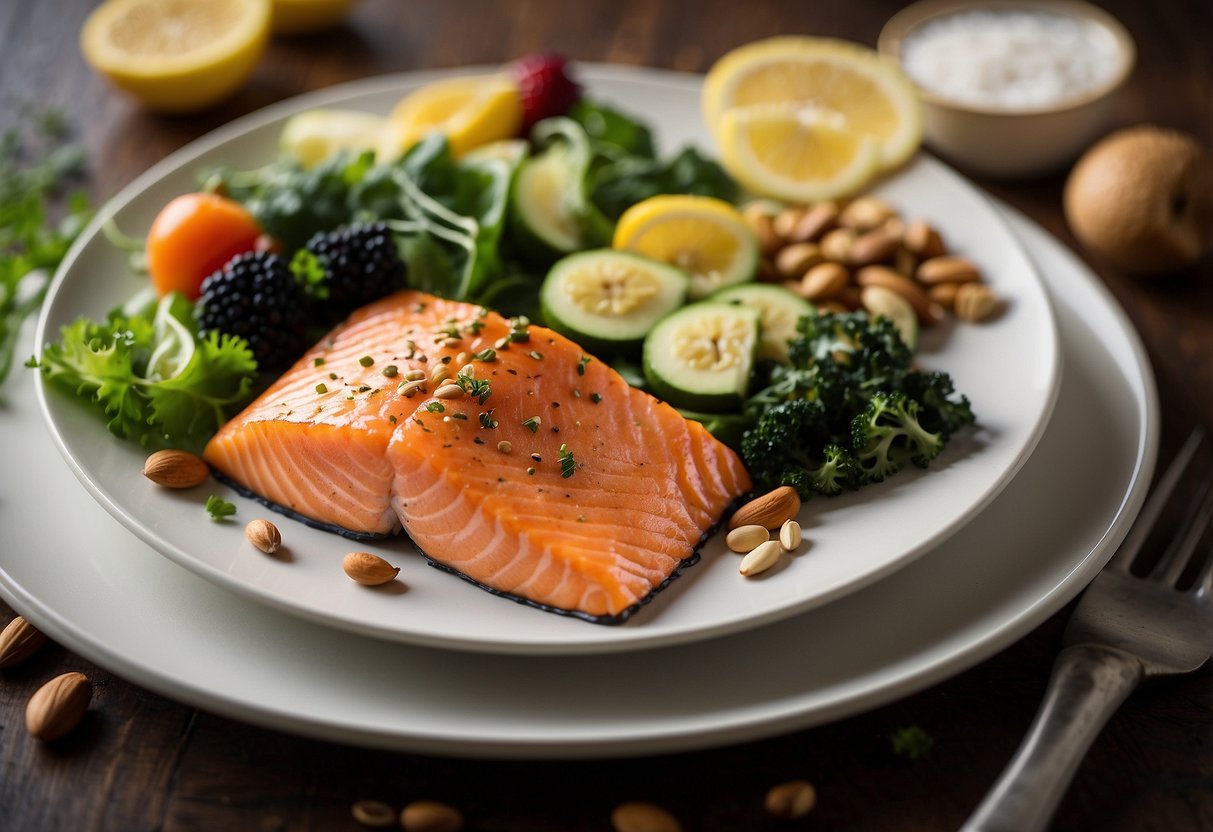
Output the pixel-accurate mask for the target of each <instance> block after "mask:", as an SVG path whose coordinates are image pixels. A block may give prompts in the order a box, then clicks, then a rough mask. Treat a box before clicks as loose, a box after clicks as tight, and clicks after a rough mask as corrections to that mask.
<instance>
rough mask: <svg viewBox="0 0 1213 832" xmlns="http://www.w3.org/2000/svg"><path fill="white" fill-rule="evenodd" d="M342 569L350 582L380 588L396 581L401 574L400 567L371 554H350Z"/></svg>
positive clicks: (343, 562) (342, 563)
mask: <svg viewBox="0 0 1213 832" xmlns="http://www.w3.org/2000/svg"><path fill="white" fill-rule="evenodd" d="M341 568H342V569H344V570H345V574H346V575H348V576H349V577H350V580H352V581H356V582H357V583H360V584H362V585H363V586H380V585H381V584H386V583H388V582H390V581H394V580H395V579H396V576H397V575H399V574H400V567H399V566H392V565H391V564H390V563H388V562H387V561H386V560H384V559H383V558H381V557H379V556H378V555H372V554H371V553H370V552H350V553H349V554H348V555H346V556H345V558H344V559H343V560H342V561H341Z"/></svg>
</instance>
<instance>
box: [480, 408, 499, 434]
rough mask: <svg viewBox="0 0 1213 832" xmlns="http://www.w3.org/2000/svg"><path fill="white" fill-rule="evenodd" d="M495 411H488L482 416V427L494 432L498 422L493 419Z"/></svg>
mask: <svg viewBox="0 0 1213 832" xmlns="http://www.w3.org/2000/svg"><path fill="white" fill-rule="evenodd" d="M493 412H494V411H493V410H486V411H485V412H483V413H481V414H480V427H482V428H484V429H485V430H493V429H494V428H496V427H497V420H496V419H494V418H493Z"/></svg>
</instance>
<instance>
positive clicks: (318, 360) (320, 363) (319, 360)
mask: <svg viewBox="0 0 1213 832" xmlns="http://www.w3.org/2000/svg"><path fill="white" fill-rule="evenodd" d="M312 366H313V367H323V366H324V359H323V358H313V359H312Z"/></svg>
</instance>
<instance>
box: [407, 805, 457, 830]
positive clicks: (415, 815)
mask: <svg viewBox="0 0 1213 832" xmlns="http://www.w3.org/2000/svg"><path fill="white" fill-rule="evenodd" d="M400 826H401V828H402V829H404V830H405V832H459V830H460V829H463V815H462V814H461V813H460V812H459V810H458V809H456V808H454V807H453V806H448V805H447V804H445V803H439V802H438V801H437V800H415V801H413V802H412V803H410V804H409V805H408V806H405V807H404V809H403V811H401V812H400Z"/></svg>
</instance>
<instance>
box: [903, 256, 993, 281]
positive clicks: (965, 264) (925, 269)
mask: <svg viewBox="0 0 1213 832" xmlns="http://www.w3.org/2000/svg"><path fill="white" fill-rule="evenodd" d="M915 276H916V277H917V278H918V279H919V280H921V281H922V282H923V283H974V282H976V281H978V280H981V271H980V270H979V269H978V268H977V266H976V265H975V264H974V263H973V261H971V260H967V259H965V258H964V257H954V256H951V255H944V256H942V257H932V258H931V259H930V260H924V261H923V262H922V263H921V264H920V265H919V266H918V271H917V273H916V275H915Z"/></svg>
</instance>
